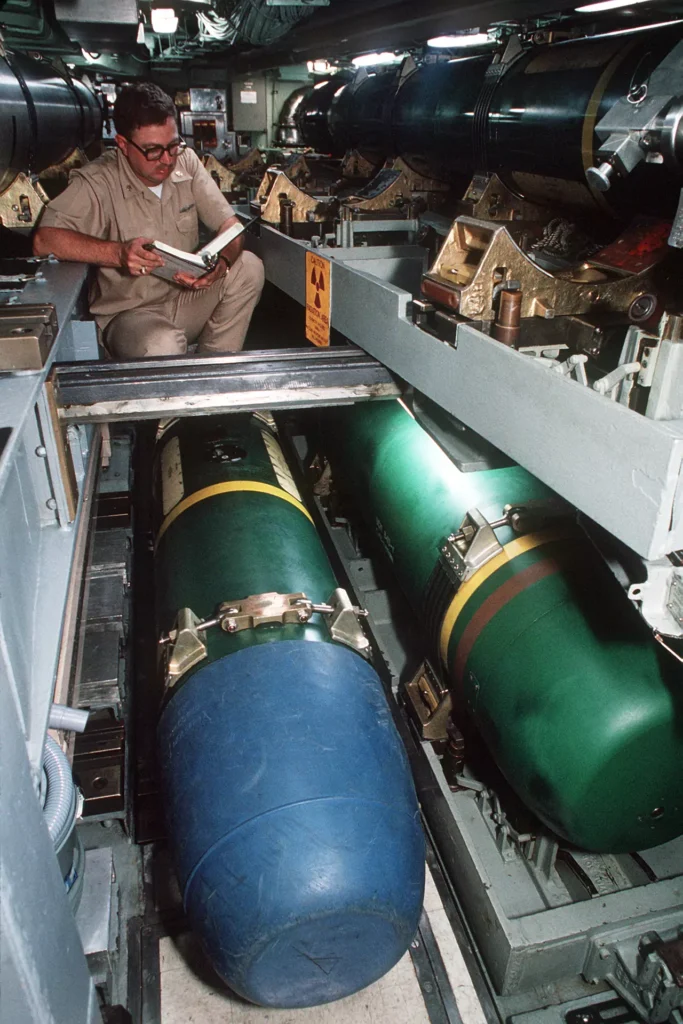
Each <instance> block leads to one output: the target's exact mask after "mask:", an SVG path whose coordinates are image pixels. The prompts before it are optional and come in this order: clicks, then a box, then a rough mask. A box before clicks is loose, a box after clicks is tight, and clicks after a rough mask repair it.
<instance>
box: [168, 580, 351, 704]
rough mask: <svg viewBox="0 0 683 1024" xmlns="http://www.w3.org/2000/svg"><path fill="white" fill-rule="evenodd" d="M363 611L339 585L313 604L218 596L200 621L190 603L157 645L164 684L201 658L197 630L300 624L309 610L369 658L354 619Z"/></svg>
mask: <svg viewBox="0 0 683 1024" xmlns="http://www.w3.org/2000/svg"><path fill="white" fill-rule="evenodd" d="M367 614H368V613H367V612H366V611H365V610H364V609H362V608H355V607H354V606H353V605H352V604H351V600H350V598H349V595H348V594H347V593H346V591H345V590H342V589H341V588H337V589H336V590H333V591H332V594H331V596H330V597H329V599H328V601H327V603H326V604H314V603H313V601H310V600H309V599H308V598H307V597H306V595H305V594H304V593H298V594H278V593H275V592H272V593H268V594H252V595H251V596H249V597H245V598H242V599H240V600H239V601H223V602H222V603H221V604H220V605H219V606H218V608H217V609H216V613H215V615H213V616H212V617H211V618H209V619H204V620H200V619H199V618H198V617H197V616H196V615H195V614H194V612H193V611H192V609H191V608H181V609H180V611H179V612H178V615H177V617H176V622H175V625H174V628H173V629H172V630H171V631H170V632H169V633H168V634H167V635H166V636H162V637H161V638H160V640H159V644H160V645H161V646H166V647H168V648H169V651H170V653H169V654H168V656H167V662H166V666H167V667H166V685H167V687H172V686H174V685H175V683H176V682H177V680H178V679H179V678H180V677H181V676H182V675H184V674H185V672H188V671H189V670H190V669H191V668H193V667H194V666H195V665H196V664H198V663H199V662H200V661H202V660H203V659H204V658H205V657H206V644H205V643H204V641H203V640H202V639H201V637H200V636H199V634H200V633H205V632H206V631H207V630H208V629H213V628H214V627H215V626H219V627H220V628H221V629H222V630H223V631H224V632H225V633H239V632H241V631H242V630H245V629H256V628H257V627H259V626H267V625H287V624H293V625H304V624H305V623H306V622H308V621H309V620H310V619H311V617H312V616H313V615H322V616H324V617H325V620H326V622H327V628H328V630H329V633H330V636H331V637H332V639H333V640H336V641H337V642H338V643H341V644H345V645H346V646H347V647H351V648H352V649H353V650H354V651H357V652H358V653H359V654H362V655H363V656H364V657H368V656H369V654H370V641H369V640H368V638H367V637H366V636H365V633H364V632H363V630H362V628H361V625H360V622H359V618H361V617H363V616H367Z"/></svg>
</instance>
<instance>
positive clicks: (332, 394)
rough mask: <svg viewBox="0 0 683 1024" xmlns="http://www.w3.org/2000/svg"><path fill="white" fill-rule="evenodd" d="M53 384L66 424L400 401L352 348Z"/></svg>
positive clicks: (62, 373)
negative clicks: (370, 400) (394, 399)
mask: <svg viewBox="0 0 683 1024" xmlns="http://www.w3.org/2000/svg"><path fill="white" fill-rule="evenodd" d="M54 379H55V383H56V397H57V402H58V406H59V415H60V418H61V419H62V420H64V421H65V422H66V423H85V422H99V423H102V422H111V421H114V420H143V419H158V418H159V417H163V418H168V417H170V416H202V415H206V413H221V412H249V411H251V410H253V409H292V408H309V407H312V406H320V405H347V404H350V403H352V402H359V401H367V400H369V399H376V398H395V397H397V396H398V395H400V393H401V391H400V388H399V386H398V385H397V384H396V382H395V381H394V379H393V377H392V376H391V373H390V372H389V370H387V369H386V368H385V367H384V366H382V364H381V363H379V362H377V361H376V360H375V359H373V358H372V356H369V355H368V354H367V353H365V352H362V351H361V350H360V349H357V348H355V347H351V346H343V347H341V346H340V347H338V348H330V349H308V348H306V349H281V350H280V351H275V352H270V351H269V352H240V353H238V354H236V355H230V356H217V357H211V358H206V359H197V358H193V357H189V358H184V359H176V358H165V359H145V360H137V361H135V362H129V363H101V362H91V363H67V364H62V365H60V366H57V367H56V369H55V377H54Z"/></svg>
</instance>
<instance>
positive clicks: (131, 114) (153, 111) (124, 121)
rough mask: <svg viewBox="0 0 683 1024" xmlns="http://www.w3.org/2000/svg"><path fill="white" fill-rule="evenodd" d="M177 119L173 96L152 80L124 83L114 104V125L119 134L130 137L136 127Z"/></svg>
mask: <svg viewBox="0 0 683 1024" xmlns="http://www.w3.org/2000/svg"><path fill="white" fill-rule="evenodd" d="M169 117H172V118H173V119H174V120H175V117H176V109H175V104H174V102H173V100H172V99H171V97H170V96H169V95H167V93H165V92H164V90H163V89H160V88H159V86H158V85H152V83H151V82H135V83H134V84H133V85H124V87H123V89H121V92H120V93H119V94H118V96H117V97H116V102H115V104H114V125H115V127H116V131H117V132H118V134H119V135H125V137H126V138H130V136H131V135H132V133H133V132H134V131H135V129H136V128H145V127H146V126H147V125H148V124H164V122H165V121H167V120H168V118H169Z"/></svg>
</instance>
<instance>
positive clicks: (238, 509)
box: [155, 416, 337, 678]
mask: <svg viewBox="0 0 683 1024" xmlns="http://www.w3.org/2000/svg"><path fill="white" fill-rule="evenodd" d="M264 433H265V434H266V436H267V437H268V438H269V439H270V440H269V444H270V446H271V450H272V451H273V452H274V455H275V458H276V459H277V451H278V449H277V442H275V441H274V437H273V434H272V432H271V431H270V430H269V428H268V427H267V426H265V425H264V424H263V423H262V422H261V421H260V420H258V419H257V418H255V417H252V416H227V417H210V418H202V419H185V420H181V421H179V422H178V423H177V424H175V425H173V426H172V427H170V429H169V430H168V431H167V432H166V433H165V434H164V435H163V437H162V438H161V439H160V442H159V445H158V456H157V460H156V477H157V478H156V481H155V492H156V511H157V520H158V523H157V535H158V533H159V527H160V526H161V524H162V522H163V520H164V518H165V517H164V515H163V512H162V502H163V489H164V486H165V487H166V493H167V496H168V497H167V502H166V514H167V516H171V515H172V514H173V509H174V508H175V507H176V506H177V504H178V502H176V503H175V505H174V504H172V500H173V498H179V500H180V501H187V499H188V498H189V497H190V496H191V495H193V494H196V492H198V491H201V490H203V489H204V488H207V487H213V486H216V485H221V484H225V483H232V482H239V481H247V482H250V483H256V484H265V485H266V486H267V487H274V488H277V490H278V491H279V492H282V486H281V480H279V479H278V476H277V473H276V470H275V468H274V466H273V460H272V458H271V455H270V454H269V452H268V449H267V447H266V443H265V442H264ZM169 445H170V446H171V447H170V448H169V447H168V446H169ZM164 450H165V451H166V453H167V454H166V456H164V455H163V452H164ZM178 459H179V460H180V467H181V469H180V472H179V471H178V468H177V463H178ZM278 468H279V472H280V474H281V477H282V479H284V476H283V474H284V472H285V468H284V460H282V462H281V464H279V467H278ZM164 472H165V473H166V476H167V479H166V481H165V482H164V480H163V476H164ZM181 480H182V484H181V483H180V481H181ZM155 573H156V592H157V595H158V596H157V602H158V607H157V619H158V623H159V628H160V631H161V632H167V631H168V630H169V629H170V628H172V626H173V622H174V620H175V617H176V614H177V612H178V610H179V609H180V608H191V609H192V611H193V612H194V613H195V615H198V616H199V617H200V618H202V619H203V618H210V617H211V615H212V614H213V613H214V611H215V610H216V608H217V606H218V605H219V604H221V603H222V602H224V601H232V600H239V599H241V598H245V597H248V596H250V595H253V594H264V593H270V592H276V593H281V594H290V593H299V592H303V593H305V594H306V596H307V597H309V598H310V599H311V600H312V601H314V602H316V603H320V602H325V601H327V599H328V598H329V597H330V594H331V593H332V591H333V590H334V588H335V587H336V586H337V582H336V580H335V577H334V575H333V573H332V569H331V567H330V564H329V562H328V559H327V556H326V554H325V552H324V550H323V547H322V544H321V542H320V538H319V537H318V534H317V531H316V529H315V527H314V526H313V523H312V522H311V520H310V519H309V518H307V517H306V515H305V514H304V513H303V511H301V509H300V508H297V507H296V506H295V505H293V504H291V503H290V502H288V501H287V500H285V498H283V497H282V496H281V493H280V496H277V495H274V494H272V493H263V492H260V491H247V492H245V491H229V492H227V493H218V494H214V495H212V496H210V497H207V498H205V499H204V500H202V501H198V502H197V503H196V504H194V505H191V506H190V507H187V508H186V509H185V510H184V511H183V512H182V513H181V514H180V515H178V516H177V518H175V519H174V520H173V522H171V524H170V526H168V527H167V528H166V529H165V531H164V532H163V534H162V535H161V538H160V540H159V541H158V543H157V548H156V557H155ZM204 636H205V641H206V645H207V652H208V659H209V661H215V660H217V659H218V658H221V657H223V656H224V655H227V654H232V653H233V652H234V651H238V650H241V649H242V648H244V647H251V646H252V645H254V644H261V643H271V642H273V641H279V640H293V639H305V640H323V641H327V640H329V633H328V631H327V628H326V626H325V624H324V623H323V622H322V621H321V620H320V618H319V617H318V616H315V617H314V618H313V620H312V622H311V623H309V624H307V625H304V626H297V625H286V626H282V625H267V626H259V627H258V628H256V629H249V630H244V631H242V632H239V633H234V634H229V633H225V632H223V630H221V629H219V628H217V627H214V628H213V629H209V630H207V631H206V633H205V634H204ZM202 664H207V662H206V661H204V662H203V663H202ZM185 678H189V674H188V676H186V677H185Z"/></svg>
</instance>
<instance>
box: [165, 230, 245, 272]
mask: <svg viewBox="0 0 683 1024" xmlns="http://www.w3.org/2000/svg"><path fill="white" fill-rule="evenodd" d="M249 223H252V221H249ZM249 223H248V224H241V223H240V224H233V225H232V226H231V227H229V228H227V229H226V230H225V231H221V233H220V235H216V237H215V238H214V239H212V240H211V241H210V242H209V243H208V244H207V245H204V246H202V248H201V249H198V250H197V252H184V251H183V250H182V249H174V248H173V246H172V245H166V243H165V242H152V243H150V244H149V245H148V246H147V248H149V249H150V250H151V251H152V252H158V253H159V255H160V256H163V258H164V265H163V267H155V268H154V270H152V273H153V274H156V276H157V277H165V278H166V279H167V280H168V281H172V280H173V276H174V274H177V273H178V271H180V272H181V273H183V274H191V276H192V277H202V276H203V275H204V274H207V273H208V272H209V271H210V270H213V268H214V267H215V266H216V263H217V261H218V254H219V252H220V251H221V250H222V249H224V248H225V247H226V245H229V244H230V242H232V241H233V239H235V238H237V236H238V235H241V234H242V232H243V231H244V230H245V228H247V227H248V226H249Z"/></svg>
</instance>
